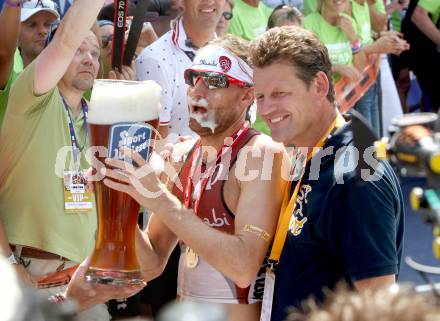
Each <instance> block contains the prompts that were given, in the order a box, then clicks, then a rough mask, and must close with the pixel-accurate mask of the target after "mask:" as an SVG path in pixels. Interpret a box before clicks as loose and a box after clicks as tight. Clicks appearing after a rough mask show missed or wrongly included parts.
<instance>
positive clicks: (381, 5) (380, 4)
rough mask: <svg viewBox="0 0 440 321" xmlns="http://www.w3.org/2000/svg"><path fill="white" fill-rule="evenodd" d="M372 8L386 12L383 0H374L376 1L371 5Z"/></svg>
mask: <svg viewBox="0 0 440 321" xmlns="http://www.w3.org/2000/svg"><path fill="white" fill-rule="evenodd" d="M373 8H374V9H376V11H377V12H379V13H382V14H386V13H387V10H386V9H385V3H384V2H383V0H376V2H375V3H374V5H373Z"/></svg>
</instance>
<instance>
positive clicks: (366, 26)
mask: <svg viewBox="0 0 440 321" xmlns="http://www.w3.org/2000/svg"><path fill="white" fill-rule="evenodd" d="M350 3H351V8H352V13H353V19H354V21H355V22H356V24H355V25H356V33H357V34H358V36H359V38H360V41H361V45H362V46H364V45H367V44H370V43H372V42H373V37H372V32H371V19H370V9H369V8H368V4H367V2H365V3H364V4H363V5H361V4H359V3H357V2H356V1H355V0H351V1H350Z"/></svg>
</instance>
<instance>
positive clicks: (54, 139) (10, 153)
mask: <svg viewBox="0 0 440 321" xmlns="http://www.w3.org/2000/svg"><path fill="white" fill-rule="evenodd" d="M34 73H35V62H34V63H31V64H30V65H29V66H28V67H27V68H26V69H25V70H24V71H23V72H22V73H21V74H20V75H19V76H18V77H17V79H16V80H15V82H14V84H13V86H12V88H11V92H10V96H9V103H8V108H7V110H6V115H5V119H4V124H3V128H2V132H1V134H0V164H1V165H2V166H0V219H1V220H2V222H3V224H4V227H5V230H6V234H7V237H8V240H9V242H10V243H13V244H20V245H25V246H30V247H35V248H38V249H42V250H44V251H47V252H51V253H55V254H58V255H61V256H63V257H66V258H68V259H71V260H73V261H76V262H80V261H82V260H83V259H84V258H85V257H86V256H87V255H89V254H90V253H91V251H92V249H93V245H94V235H95V231H96V225H97V222H96V209H95V205H93V210H92V211H90V212H88V213H84V214H70V213H67V212H65V210H64V185H63V172H64V170H72V169H73V165H72V164H70V161H71V150H72V148H71V146H72V145H71V140H70V135H69V126H68V123H67V113H66V111H65V108H64V105H63V102H62V98H61V95H60V92H59V91H58V88H57V87H56V88H54V89H52V90H50V91H49V92H48V93H46V94H44V95H42V96H35V95H34V87H33V86H34ZM73 123H74V128H75V132H76V135H77V137H78V141H79V143H80V145H82V144H83V143H84V142H86V140H87V134H86V133H87V130H86V128H85V126H84V125H85V120H84V114H83V113H82V112H81V113H80V115H79V116H78V117H77V118H75V119H73ZM87 147H88V144H87V143H86V147H85V150H86V149H87ZM66 153H67V159H66V160H65V161H64V159H63V156H64V155H66ZM80 165H81V168H83V169H86V168H88V167H89V164H88V163H87V161H86V159H85V157H84V155H83V154H82V155H81V164H80Z"/></svg>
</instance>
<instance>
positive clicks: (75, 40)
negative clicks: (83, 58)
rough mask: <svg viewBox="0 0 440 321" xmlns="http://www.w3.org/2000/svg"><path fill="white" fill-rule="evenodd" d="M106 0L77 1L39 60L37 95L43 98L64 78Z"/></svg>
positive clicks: (35, 81)
mask: <svg viewBox="0 0 440 321" xmlns="http://www.w3.org/2000/svg"><path fill="white" fill-rule="evenodd" d="M103 3H104V0H75V1H74V2H73V4H72V6H71V7H70V8H69V10H68V11H67V14H66V15H65V16H64V18H63V20H62V21H61V24H60V26H59V27H58V29H57V32H56V34H55V36H54V38H53V40H52V41H51V43H50V44H49V46H48V47H47V48H46V49H44V50H43V52H42V53H41V54H40V55H39V56H38V58H37V60H36V63H35V64H36V65H35V78H34V94H35V95H37V96H38V95H43V94H45V93H47V92H48V91H50V90H51V89H53V88H54V87H55V86H56V85H57V84H58V82H59V81H60V79H61V78H62V77H63V75H64V73H65V72H66V70H67V68H68V67H69V65H70V62H71V61H72V58H73V56H74V54H75V52H76V50H78V48H79V46H80V45H81V43H82V41H83V40H84V38H85V36H86V35H87V33H88V31H89V30H90V29H91V27H92V25H93V23H94V22H95V20H96V17H97V15H98V12H99V10H100V9H101V8H102V5H103Z"/></svg>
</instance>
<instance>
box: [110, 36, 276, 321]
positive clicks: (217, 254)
mask: <svg viewBox="0 0 440 321" xmlns="http://www.w3.org/2000/svg"><path fill="white" fill-rule="evenodd" d="M247 55H248V44H247V43H245V42H243V41H242V40H239V39H238V38H236V37H233V36H228V37H226V38H224V39H222V40H216V41H215V42H214V43H211V44H210V45H208V46H206V47H204V48H202V49H201V50H200V52H199V53H198V54H197V56H196V57H195V59H194V63H193V65H192V67H191V68H189V69H187V70H186V71H185V81H186V83H187V84H188V86H189V88H188V101H189V112H190V123H189V126H190V128H191V129H192V130H193V131H194V132H196V133H197V134H198V135H199V136H200V139H194V140H192V141H187V142H184V143H181V144H180V145H176V147H175V148H174V151H173V154H172V155H171V159H172V160H173V163H172V164H173V165H174V169H175V170H176V172H178V173H180V174H179V177H178V179H177V180H176V181H175V182H174V183H172V182H171V183H169V184H167V185H168V187H169V188H170V190H168V188H167V186H166V185H165V184H163V183H162V182H161V181H160V180H159V177H158V176H156V174H154V173H152V172H150V170H151V168H150V167H149V166H148V165H146V164H145V162H144V161H143V160H142V159H141V158H140V156H139V155H137V154H135V153H134V154H133V155H131V157H133V160H135V162H137V163H138V165H139V166H140V167H141V168H140V169H139V170H138V172H134V171H130V170H127V167H126V166H127V165H128V164H125V163H124V162H119V161H115V160H110V159H107V160H106V161H107V163H108V165H110V167H111V168H115V169H116V170H106V172H105V175H106V179H105V180H104V183H105V184H106V185H107V186H109V187H111V188H113V189H115V190H119V191H122V192H125V193H128V194H129V195H131V196H132V197H133V198H134V199H136V200H137V201H138V202H139V203H140V204H141V205H142V206H144V207H146V208H148V209H150V210H151V211H152V212H153V213H154V214H153V215H152V217H151V219H150V222H149V226H148V228H147V230H146V231H145V232H139V237H138V239H137V244H136V245H137V249H138V257H139V261H140V264H141V266H142V271H143V273H144V276H145V278H146V280H150V279H153V278H155V277H157V276H158V275H160V274H161V273H162V270H163V268H164V266H165V264H166V262H167V260H168V256H169V254H170V252H171V250H172V249H173V248H174V246H175V245H176V243H177V242H178V241H179V240H180V244H181V250H182V251H181V252H182V254H181V257H180V263H179V275H178V296H179V297H180V299H182V300H196V301H202V302H211V303H220V304H224V306H225V307H226V310H227V312H228V320H230V321H231V320H232V321H237V320H246V321H247V320H259V318H260V308H261V304H260V301H261V299H262V294H263V287H264V270H265V269H264V268H263V267H262V264H263V261H264V259H265V257H266V253H267V250H268V247H269V245H270V243H271V240H272V236H273V233H274V231H275V227H276V223H277V219H278V215H277V214H278V212H277V211H279V209H280V206H281V196H280V195H281V194H282V193H273V191H276V190H282V189H283V188H284V181H283V180H282V178H281V177H282V175H281V163H282V157H283V154H282V153H281V152H280V151H281V150H282V146H281V145H278V144H275V143H274V142H273V141H272V139H271V138H270V137H268V136H265V135H260V133H258V132H257V131H255V130H253V129H251V128H249V124H248V123H247V121H246V112H247V109H248V108H249V106H250V105H251V104H252V102H253V100H254V94H253V83H252V69H251V68H250V67H249V65H248V63H247V62H246V61H245V60H246V59H247ZM185 151H186V152H185ZM126 152H127V153H128V152H129V151H126ZM267 156H269V157H267ZM182 158H183V159H184V161H183V162H182V161H181V159H182ZM267 159H269V160H271V161H270V162H265V160H267ZM268 164H270V165H268ZM263 165H265V167H264V168H263ZM118 169H125V170H124V174H121V171H119V170H118ZM139 171H140V172H139ZM144 171H145V172H144ZM138 174H140V175H141V177H142V178H141V179H140V180H139V179H136V178H135V177H139V176H137V175H138ZM113 179H116V180H118V182H116V181H115V180H113ZM121 182H123V183H121ZM171 185H172V186H171ZM147 191H150V193H148V192H147ZM157 191H159V192H158V193H157Z"/></svg>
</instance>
